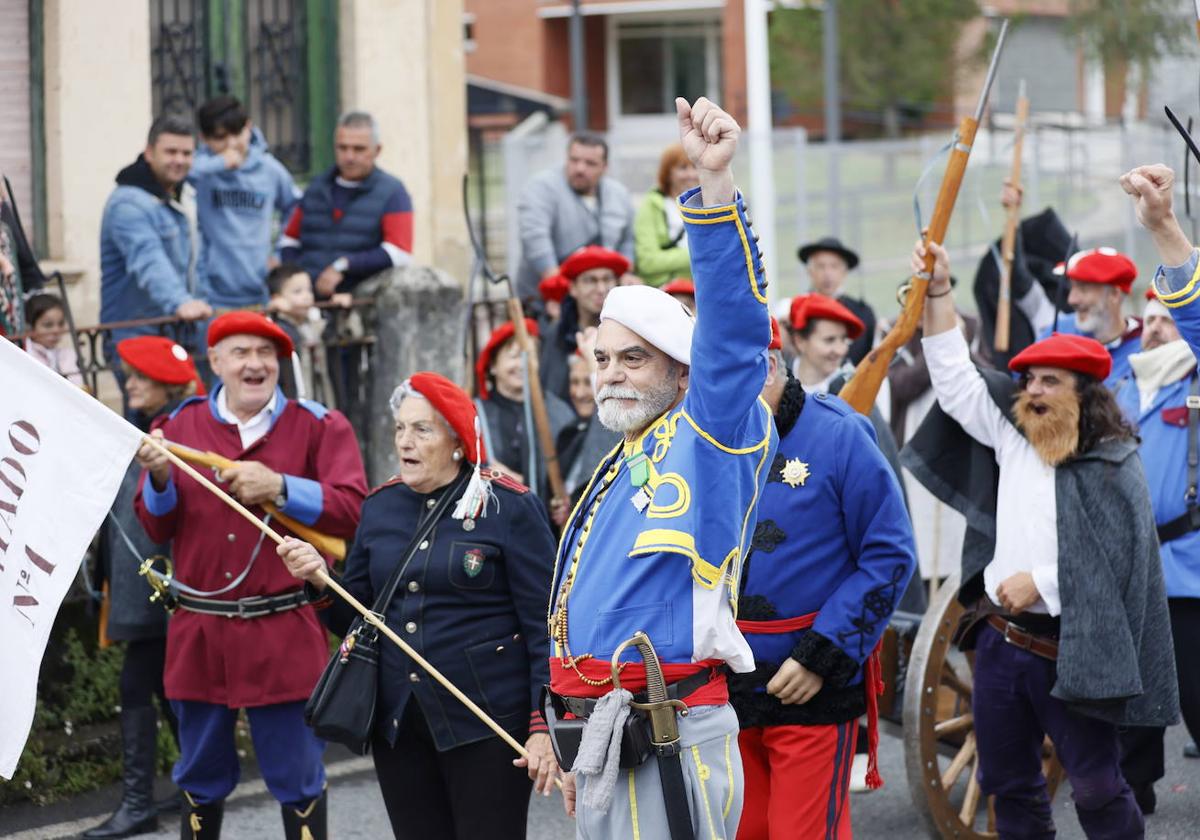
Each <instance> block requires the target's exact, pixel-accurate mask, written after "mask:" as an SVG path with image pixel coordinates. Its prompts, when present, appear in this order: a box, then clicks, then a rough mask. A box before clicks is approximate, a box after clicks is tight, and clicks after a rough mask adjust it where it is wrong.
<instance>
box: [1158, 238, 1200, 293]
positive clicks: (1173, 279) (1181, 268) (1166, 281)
mask: <svg viewBox="0 0 1200 840" xmlns="http://www.w3.org/2000/svg"><path fill="white" fill-rule="evenodd" d="M1198 255H1200V251H1196V250H1194V249H1193V251H1192V255H1191V256H1190V257H1188V260H1187V262H1185V263H1184V264H1183V265H1175V266H1169V265H1160V266H1159V267H1158V271H1157V272H1155V275H1154V289H1155V291H1156V292H1157V293H1158V294H1160V295H1170V294H1174V293H1176V292H1179V291H1181V290H1182V289H1184V288H1185V287H1186V286H1187V285H1188V283H1190V282H1191V281H1192V276H1193V275H1194V274H1195V273H1196V263H1197V259H1198V258H1200V257H1198Z"/></svg>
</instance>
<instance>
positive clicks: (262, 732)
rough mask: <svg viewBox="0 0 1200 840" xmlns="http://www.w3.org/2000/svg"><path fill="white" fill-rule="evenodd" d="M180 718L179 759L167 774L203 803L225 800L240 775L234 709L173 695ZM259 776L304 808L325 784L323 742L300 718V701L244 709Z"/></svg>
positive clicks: (285, 799)
mask: <svg viewBox="0 0 1200 840" xmlns="http://www.w3.org/2000/svg"><path fill="white" fill-rule="evenodd" d="M171 708H172V709H174V710H175V714H176V716H177V717H178V718H179V753H180V755H179V761H177V762H175V770H174V772H173V773H172V774H171V776H172V778H173V779H174V780H175V784H177V785H178V786H179V788H180V789H181V790H185V791H187V792H188V793H190V794H191V795H192V798H193V799H194V800H195V801H196V802H197V804H200V805H205V804H208V803H210V802H217V801H219V800H222V799H224V798H225V797H227V796H228V795H229V794H230V793H232V792H233V789H234V788H235V787H237V783H238V779H239V778H240V777H241V765H240V764H239V763H238V755H237V748H236V747H235V745H234V740H233V732H234V726H235V724H236V722H237V709H230V708H229V707H228V706H218V705H215V704H212V703H200V702H197V701H194V700H172V701H171ZM246 717H247V718H248V719H249V720H250V737H251V738H252V739H253V741H254V753H255V755H256V756H257V757H258V769H259V770H260V771H261V772H262V776H263V781H264V782H266V784H267V789H268V790H270V791H271V795H272V796H274V797H275V798H276V799H277V800H279V802H280V803H282V804H284V805H289V806H291V807H293V808H298V809H303V808H307V807H308V804H309V803H310V802H312V801H313V800H314V799H316V798H317V797H318V796H320V795H321V791H322V790H324V788H325V765H324V764H322V763H321V755H322V753H324V751H325V742H324V741H321V740H320V739H318V738H317V737H316V736H315V735H313V733H312V730H311V729H309V728H308V726H306V725H305V723H304V703H303V702H296V703H280V704H277V705H274V706H255V707H253V708H249V709H246Z"/></svg>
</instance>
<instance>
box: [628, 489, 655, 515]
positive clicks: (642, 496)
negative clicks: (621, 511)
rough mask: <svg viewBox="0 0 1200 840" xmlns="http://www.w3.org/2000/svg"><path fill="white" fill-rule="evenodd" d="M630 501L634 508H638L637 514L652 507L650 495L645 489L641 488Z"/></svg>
mask: <svg viewBox="0 0 1200 840" xmlns="http://www.w3.org/2000/svg"><path fill="white" fill-rule="evenodd" d="M629 501H631V502H633V506H634V507H635V508H637V512H638V513H641V512H642V511H644V510H645V509H646V508H647V507H648V506H649V505H650V494H649V493H647V492H646V488H645V487H639V488H638V491H637V492H636V493H634V494H633V498H632V499H630V500H629Z"/></svg>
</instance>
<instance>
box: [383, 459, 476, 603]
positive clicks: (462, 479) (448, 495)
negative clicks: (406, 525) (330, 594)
mask: <svg viewBox="0 0 1200 840" xmlns="http://www.w3.org/2000/svg"><path fill="white" fill-rule="evenodd" d="M470 476H471V471H470V470H464V471H463V472H462V473H461V474H460V475H459V477H458V479H457V480H456V481H455V482H454V483H453V484H451V485H449V486H448V487H447V488H446V489H445V490H443V491H442V495H441V496H439V497H438V500H437V503H436V504H435V505H434V506H433V508H431V509H430V510H429V512H428V513H426V515H425V517H424V518H423V519H421V520H420V522H419V523H418V524H417V530H416V531H415V532H414V533H413V536H412V539H411V540H409V542H408V547H407V548H406V549H404V554H403V555H401V556H402V558H403V559H401V560H400V562H398V563H397V564H396V565H395V567H394V568H393V569H392V573H391V574H390V575H389V576H388V579H387V583H385V584H384V585H383V589H381V590H379V596H378V597H377V598H376V599H375V603H374V604H372V605H371V612H373V613H375V614H376V615H379V616H382V615H383V614H384V613H385V612H386V611H387V605H388V604H390V603H391V602H392V597H393V596H394V595H395V594H396V587H397V586H399V585H400V578H402V577H403V576H404V572H405V570H406V569H408V564H409V563H410V562H411V561H412V559H413V555H414V554H416V553H417V546H419V545H420V544H421V542H422V540H424V539H425V538H426V537H428V536H429V534H430V532H431V531H433V526H434V525H436V524H437V522H438V520H439V519H441V518H442V514H444V513H445V512H446V510H447V508H449V507H450V505H451V504H452V503H453V501H454V499H456V498H457V497H458V491H459V490H461V489H462V488H463V485H465V484H466V483H467V481H469V480H470Z"/></svg>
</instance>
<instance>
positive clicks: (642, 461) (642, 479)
mask: <svg viewBox="0 0 1200 840" xmlns="http://www.w3.org/2000/svg"><path fill="white" fill-rule="evenodd" d="M625 463H626V464H627V465H628V466H629V480H630V481H631V482H632V483H633V486H634V487H645V486H646V484H647V482H649V481H650V459H649V458H647V457H646V453H645V452H639V453H637V454H636V455H630V456H629V457H628V458H626V459H625Z"/></svg>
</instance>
